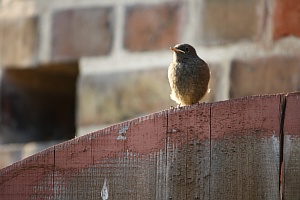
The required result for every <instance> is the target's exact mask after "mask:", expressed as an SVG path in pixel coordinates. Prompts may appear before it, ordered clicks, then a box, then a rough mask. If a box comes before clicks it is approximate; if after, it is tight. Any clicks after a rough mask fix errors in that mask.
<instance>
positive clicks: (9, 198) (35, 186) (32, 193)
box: [0, 147, 54, 200]
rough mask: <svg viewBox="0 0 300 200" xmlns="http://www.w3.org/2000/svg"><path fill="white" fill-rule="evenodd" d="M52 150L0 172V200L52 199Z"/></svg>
mask: <svg viewBox="0 0 300 200" xmlns="http://www.w3.org/2000/svg"><path fill="white" fill-rule="evenodd" d="M53 172H54V148H53V147H52V148H49V149H47V150H45V151H43V152H40V153H37V154H35V155H33V156H30V157H28V158H26V159H24V160H22V161H20V162H17V163H15V164H13V165H11V166H8V167H6V168H4V169H2V170H0V199H3V200H4V199H5V200H23V199H54V198H53V194H54V191H53V181H52V180H53Z"/></svg>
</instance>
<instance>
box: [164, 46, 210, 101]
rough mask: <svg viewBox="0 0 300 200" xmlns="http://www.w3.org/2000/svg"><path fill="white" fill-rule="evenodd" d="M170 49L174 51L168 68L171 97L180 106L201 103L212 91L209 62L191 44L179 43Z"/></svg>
mask: <svg viewBox="0 0 300 200" xmlns="http://www.w3.org/2000/svg"><path fill="white" fill-rule="evenodd" d="M170 49H171V50H172V51H173V52H174V53H173V61H172V62H171V64H170V66H169V69H168V79H169V83H170V87H171V94H170V97H171V99H172V100H174V101H175V102H176V103H177V104H178V107H180V106H185V105H192V104H195V103H199V102H200V100H201V99H202V98H203V97H204V96H205V95H206V94H207V93H209V91H210V89H209V86H208V85H209V80H210V69H209V67H208V65H207V63H206V62H205V61H204V60H202V59H201V58H199V57H198V55H197V53H196V50H195V48H194V47H193V46H191V45H190V44H177V45H175V46H174V47H170Z"/></svg>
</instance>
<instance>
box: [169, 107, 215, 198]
mask: <svg viewBox="0 0 300 200" xmlns="http://www.w3.org/2000/svg"><path fill="white" fill-rule="evenodd" d="M167 136H168V137H167V166H166V167H167V176H168V179H167V180H168V182H167V186H168V187H167V198H166V199H208V198H209V193H208V192H209V167H210V104H205V103H203V104H199V105H198V104H196V105H192V106H186V107H182V108H179V109H173V110H169V112H168V132H167Z"/></svg>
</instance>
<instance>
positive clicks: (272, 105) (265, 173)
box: [210, 95, 283, 200]
mask: <svg viewBox="0 0 300 200" xmlns="http://www.w3.org/2000/svg"><path fill="white" fill-rule="evenodd" d="M282 101H283V96H282V95H270V96H256V97H246V98H241V99H235V100H230V101H225V102H218V103H215V104H213V105H212V107H211V137H212V140H211V179H210V199H245V200H246V199H279V178H278V177H279V151H280V142H279V133H280V112H281V104H282Z"/></svg>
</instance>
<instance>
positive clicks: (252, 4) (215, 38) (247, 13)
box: [198, 0, 259, 45]
mask: <svg viewBox="0 0 300 200" xmlns="http://www.w3.org/2000/svg"><path fill="white" fill-rule="evenodd" d="M257 3H258V0H240V1H236V0H205V1H204V2H203V3H201V4H200V6H203V7H202V8H199V9H201V10H202V12H199V22H200V24H199V26H198V27H199V31H200V34H198V35H199V41H200V44H203V45H214V44H222V43H230V42H238V41H240V40H253V39H255V38H256V37H257V34H258V20H259V19H258V15H257V6H258V5H257ZM201 13H202V14H201Z"/></svg>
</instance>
